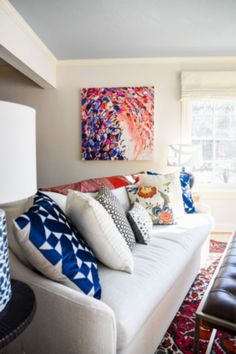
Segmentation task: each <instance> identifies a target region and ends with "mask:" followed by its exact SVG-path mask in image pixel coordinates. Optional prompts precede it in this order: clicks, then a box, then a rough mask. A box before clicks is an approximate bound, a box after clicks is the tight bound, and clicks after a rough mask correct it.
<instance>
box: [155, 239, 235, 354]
mask: <svg viewBox="0 0 236 354" xmlns="http://www.w3.org/2000/svg"><path fill="white" fill-rule="evenodd" d="M225 247H226V243H225V242H218V241H211V246H210V254H209V257H208V260H207V263H206V265H205V266H204V268H202V269H201V270H200V272H199V274H198V275H197V277H196V279H195V281H194V283H193V285H192V287H191V289H190V290H189V292H188V294H187V295H186V297H185V299H184V302H183V303H182V305H181V307H180V308H179V310H178V312H177V314H176V316H175V318H174V320H173V321H172V323H171V325H170V327H169V328H168V330H167V332H166V334H165V336H164V338H163V339H162V342H161V344H160V345H159V347H158V348H157V350H156V351H155V354H172V353H173V354H175V353H177V354H192V353H193V341H194V329H195V313H196V310H197V308H198V305H199V303H200V301H201V299H202V297H203V295H204V292H205V291H206V289H207V286H208V284H209V282H210V279H211V277H212V275H213V274H214V271H215V269H216V267H217V265H218V263H219V261H220V258H221V256H222V253H223V251H224V249H225ZM200 338H201V340H200V350H199V354H203V353H205V351H206V348H207V344H208V340H209V338H210V330H209V329H208V328H207V327H201V333H200ZM211 353H212V354H223V353H226V354H236V338H235V337H233V336H230V335H229V334H227V333H225V332H219V331H218V332H217V335H216V338H215V342H214V346H213V348H212V352H211Z"/></svg>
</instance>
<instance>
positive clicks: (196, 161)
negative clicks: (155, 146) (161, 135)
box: [167, 144, 202, 170]
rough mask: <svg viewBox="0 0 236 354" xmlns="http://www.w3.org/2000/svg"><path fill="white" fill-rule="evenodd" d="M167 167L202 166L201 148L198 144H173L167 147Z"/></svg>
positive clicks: (195, 167) (192, 167)
mask: <svg viewBox="0 0 236 354" xmlns="http://www.w3.org/2000/svg"><path fill="white" fill-rule="evenodd" d="M167 164H168V166H172V167H190V168H191V169H193V170H194V169H197V168H199V167H201V166H202V147H201V145H200V144H174V145H169V146H168V160H167Z"/></svg>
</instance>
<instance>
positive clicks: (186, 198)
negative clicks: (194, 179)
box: [180, 172, 196, 214]
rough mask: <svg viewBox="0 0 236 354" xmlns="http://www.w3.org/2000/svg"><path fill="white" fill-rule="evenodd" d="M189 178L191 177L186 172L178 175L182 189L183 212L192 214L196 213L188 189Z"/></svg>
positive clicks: (189, 189)
mask: <svg viewBox="0 0 236 354" xmlns="http://www.w3.org/2000/svg"><path fill="white" fill-rule="evenodd" d="M190 178H191V175H190V174H188V173H187V172H181V173H180V182H181V188H182V197H183V202H184V210H185V212H186V213H187V214H192V213H195V212H196V208H195V205H194V201H193V198H192V192H191V188H190Z"/></svg>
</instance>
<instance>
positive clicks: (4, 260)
mask: <svg viewBox="0 0 236 354" xmlns="http://www.w3.org/2000/svg"><path fill="white" fill-rule="evenodd" d="M0 280H1V283H0V312H2V311H3V310H4V308H5V307H6V305H7V304H8V302H9V300H10V298H11V279H10V270H9V257H8V241H7V222H6V215H5V212H4V211H3V210H1V209H0Z"/></svg>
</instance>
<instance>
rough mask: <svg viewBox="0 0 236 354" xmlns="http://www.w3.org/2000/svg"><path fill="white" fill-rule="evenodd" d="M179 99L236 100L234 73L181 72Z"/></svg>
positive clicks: (235, 73)
mask: <svg viewBox="0 0 236 354" xmlns="http://www.w3.org/2000/svg"><path fill="white" fill-rule="evenodd" d="M181 98H182V99H185V98H236V71H194V72H190V71H186V72H182V73H181Z"/></svg>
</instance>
